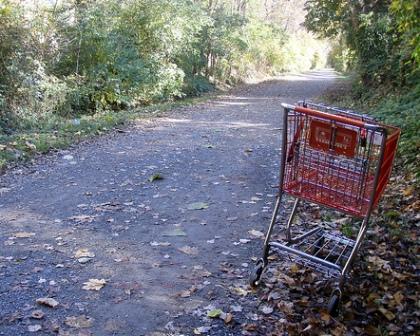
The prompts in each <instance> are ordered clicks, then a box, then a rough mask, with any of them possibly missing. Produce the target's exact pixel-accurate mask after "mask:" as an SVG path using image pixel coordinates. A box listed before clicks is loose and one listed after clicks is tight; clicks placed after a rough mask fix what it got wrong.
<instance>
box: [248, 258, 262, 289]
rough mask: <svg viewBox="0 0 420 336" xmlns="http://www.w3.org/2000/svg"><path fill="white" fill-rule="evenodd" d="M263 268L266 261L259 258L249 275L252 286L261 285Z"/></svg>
mask: <svg viewBox="0 0 420 336" xmlns="http://www.w3.org/2000/svg"><path fill="white" fill-rule="evenodd" d="M263 270H264V263H263V261H262V260H258V262H257V264H256V265H255V266H254V268H253V269H252V271H251V274H250V276H249V285H250V286H251V287H253V288H255V287H257V286H258V285H259V282H260V278H261V274H262V272H263Z"/></svg>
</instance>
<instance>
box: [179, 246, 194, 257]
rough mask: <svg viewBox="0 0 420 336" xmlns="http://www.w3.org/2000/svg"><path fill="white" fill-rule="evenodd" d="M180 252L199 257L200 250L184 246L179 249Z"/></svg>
mask: <svg viewBox="0 0 420 336" xmlns="http://www.w3.org/2000/svg"><path fill="white" fill-rule="evenodd" d="M178 250H179V251H181V252H183V253H185V254H189V255H197V254H198V248H196V247H191V246H183V247H180V248H179V249H178Z"/></svg>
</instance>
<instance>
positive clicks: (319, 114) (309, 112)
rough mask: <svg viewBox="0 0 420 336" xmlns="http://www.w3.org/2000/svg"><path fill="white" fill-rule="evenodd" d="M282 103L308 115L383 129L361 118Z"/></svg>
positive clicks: (362, 126) (367, 127)
mask: <svg viewBox="0 0 420 336" xmlns="http://www.w3.org/2000/svg"><path fill="white" fill-rule="evenodd" d="M281 105H282V106H283V107H284V108H285V109H289V110H294V111H296V112H300V113H304V114H307V115H310V116H313V117H319V118H325V119H329V120H333V121H337V122H340V123H343V124H347V125H352V126H356V127H360V128H366V129H370V130H374V131H379V130H381V129H383V127H381V126H378V125H374V124H369V123H365V122H363V121H361V120H357V119H352V118H348V117H343V116H340V115H335V114H330V113H326V112H321V111H317V110H313V109H310V108H307V107H302V106H293V105H289V104H281Z"/></svg>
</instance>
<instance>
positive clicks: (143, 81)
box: [0, 0, 325, 133]
mask: <svg viewBox="0 0 420 336" xmlns="http://www.w3.org/2000/svg"><path fill="white" fill-rule="evenodd" d="M275 4H276V6H273V7H272V11H273V13H271V17H272V18H267V16H266V15H264V14H263V13H266V12H267V8H265V9H264V5H263V4H262V3H260V2H259V1H256V0H252V1H241V0H219V1H205V0H198V1H192V0H188V1H185V0H153V1H152V0H123V1H117V0H102V1H93V0H64V1H57V2H48V1H45V2H44V1H43V2H38V1H35V0H28V1H25V2H20V1H16V0H0V39H1V44H0V57H1V60H2V61H1V62H0V111H1V115H0V127H1V130H2V132H9V133H10V132H13V131H14V130H17V129H22V128H23V129H25V128H26V129H28V128H30V127H32V126H34V125H36V123H37V122H42V121H43V120H45V119H48V118H52V116H55V115H58V116H61V117H63V118H72V116H74V115H78V114H87V115H93V114H95V113H98V112H100V111H103V110H107V109H112V110H116V111H118V110H122V109H126V108H132V107H135V106H137V105H148V104H152V103H155V102H158V101H162V100H173V99H179V98H182V97H184V96H185V95H198V94H201V93H202V92H205V91H209V90H212V89H213V88H214V87H215V86H216V85H218V84H220V83H223V84H225V83H226V84H233V83H236V82H237V81H240V80H243V79H245V78H248V77H252V76H254V75H255V74H257V73H258V74H270V75H272V74H276V73H278V72H280V71H288V70H306V69H309V68H310V67H311V66H316V65H317V64H314V59H315V58H314V55H315V53H317V58H316V59H315V63H319V64H322V63H323V59H325V57H324V55H323V54H322V53H320V52H319V51H320V49H322V48H320V47H319V46H320V44H319V43H318V42H317V41H316V40H315V39H314V38H313V37H312V36H310V35H309V34H307V33H306V35H305V33H302V32H293V33H291V32H289V31H288V30H287V29H286V28H285V26H287V25H288V24H290V22H289V21H290V19H289V18H287V22H286V23H285V20H286V19H285V18H283V17H279V16H276V15H277V14H276V13H278V12H281V10H282V9H283V8H287V6H288V2H287V1H286V0H281V1H276V2H275ZM300 5H302V4H300ZM298 33H299V34H301V35H300V36H302V39H303V40H305V42H304V43H307V42H309V43H311V48H306V49H305V50H306V51H305V53H304V54H302V53H301V52H300V50H299V49H298V48H294V47H293V44H292V43H290V41H291V39H295V38H296V37H297V34H298ZM293 34H295V35H293ZM302 34H303V35H302ZM312 49H313V50H312ZM302 50H303V49H302ZM31 125H32V126H31Z"/></svg>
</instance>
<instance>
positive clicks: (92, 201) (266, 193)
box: [0, 71, 336, 335]
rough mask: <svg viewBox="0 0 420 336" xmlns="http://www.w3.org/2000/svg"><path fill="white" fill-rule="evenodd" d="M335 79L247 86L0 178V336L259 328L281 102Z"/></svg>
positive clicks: (315, 75)
mask: <svg viewBox="0 0 420 336" xmlns="http://www.w3.org/2000/svg"><path fill="white" fill-rule="evenodd" d="M335 78H336V74H335V73H334V72H332V71H318V72H311V73H307V74H304V75H296V76H285V77H281V78H279V79H277V80H271V81H267V82H263V83H259V84H256V85H250V86H243V87H241V88H240V89H237V90H234V91H233V92H232V93H231V94H230V95H226V96H222V97H218V98H216V99H214V100H211V101H208V102H206V103H202V104H199V105H196V106H194V107H188V108H184V109H179V110H174V111H171V112H170V114H169V116H167V117H164V118H158V119H153V120H146V121H139V122H138V123H137V124H135V125H133V126H132V127H130V128H128V129H127V132H126V133H122V134H121V133H119V134H114V135H110V136H106V137H101V138H99V139H97V140H95V141H93V142H91V143H85V144H82V145H80V146H77V148H75V149H72V150H70V151H65V152H61V153H59V154H58V155H54V156H49V157H47V159H43V160H42V161H40V162H39V163H37V164H34V165H32V166H30V167H29V168H24V169H21V170H19V169H15V170H12V171H9V172H8V173H7V174H6V175H4V176H1V177H0V335H27V334H28V333H29V332H30V331H37V333H36V334H37V335H50V334H54V333H58V334H59V335H90V334H92V335H166V334H171V335H178V334H185V335H191V334H193V333H194V329H195V333H196V334H199V333H202V334H205V333H207V334H210V335H241V334H242V331H243V330H244V329H243V328H244V326H247V325H252V323H259V324H260V325H261V324H263V322H258V321H259V317H260V316H261V315H264V314H266V313H267V312H264V311H263V312H262V311H261V309H260V310H258V306H259V299H258V297H257V295H255V293H252V292H251V291H250V290H249V288H247V274H248V267H249V264H250V263H251V258H252V257H253V256H259V255H260V253H261V246H262V240H261V238H260V237H259V232H260V231H264V230H265V228H266V226H267V224H268V221H269V217H270V213H271V209H272V206H273V202H274V199H275V193H276V189H274V188H273V187H272V186H273V185H275V184H276V182H277V179H278V167H279V158H280V156H279V147H280V138H281V136H280V134H281V132H280V128H281V126H282V125H281V115H282V109H281V106H280V104H281V102H288V103H293V102H296V101H297V100H299V99H303V98H311V97H314V96H317V95H319V94H321V93H322V92H323V90H324V89H326V87H328V86H329V85H332V84H333V82H334V79H335ZM250 232H251V233H250ZM40 299H41V300H40ZM46 299H48V300H46ZM51 299H54V300H51ZM37 300H38V302H37ZM213 309H221V310H222V311H223V313H221V314H220V312H218V311H216V312H214V314H215V315H219V316H218V318H215V319H211V318H209V317H207V314H208V312H209V311H212V310H213ZM220 317H222V318H220ZM249 329H250V331H249V332H251V331H252V330H251V327H249Z"/></svg>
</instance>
